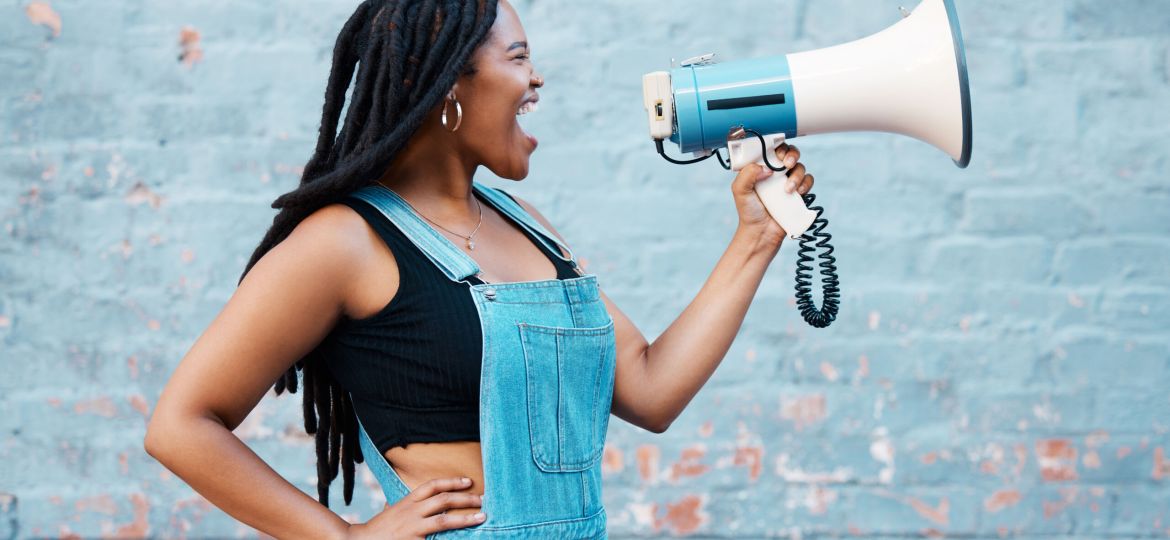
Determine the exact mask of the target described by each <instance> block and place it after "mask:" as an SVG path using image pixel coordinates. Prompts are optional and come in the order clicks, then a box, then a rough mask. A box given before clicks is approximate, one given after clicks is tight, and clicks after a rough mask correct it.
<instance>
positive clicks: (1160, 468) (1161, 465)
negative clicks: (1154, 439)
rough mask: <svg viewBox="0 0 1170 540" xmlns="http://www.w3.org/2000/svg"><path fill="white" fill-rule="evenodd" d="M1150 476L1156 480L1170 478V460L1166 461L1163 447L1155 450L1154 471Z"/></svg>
mask: <svg viewBox="0 0 1170 540" xmlns="http://www.w3.org/2000/svg"><path fill="white" fill-rule="evenodd" d="M1150 476H1151V477H1152V478H1153V479H1154V480H1162V479H1164V478H1167V477H1170V460H1167V459H1166V451H1165V450H1163V449H1162V447H1161V446H1159V447H1157V448H1154V470H1153V471H1152V472H1151V473H1150Z"/></svg>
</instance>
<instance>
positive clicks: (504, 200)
mask: <svg viewBox="0 0 1170 540" xmlns="http://www.w3.org/2000/svg"><path fill="white" fill-rule="evenodd" d="M471 185H472V189H475V190H476V191H478V192H479V193H480V194H481V195H483V196H484V198H486V199H487V200H489V201H491V202H492V204H493V205H494V206H495V207H496V209H498V210H500V211H502V212H504V213H505V214H508V216H509V217H511V218H512V219H513V220H515V221H516V222H517V223H519V224H521V225H522V226H523V227H524V228H526V229H528V230H529V231H530V232H533V233H540V234H533V236H536V237H537V238H539V239H540V241H541V242H542V243H544V245H545V246H548V249H549V250H550V251H552V252H553V253H554V254H556V256H557V257H559V258H560V259H561V260H563V261H565V262H567V263H569V266H572V267H573V268H577V258H576V257H574V256H573V250H571V249H569V246H566V245H565V244H564V243H562V242H561V241H560V240H559V239H557V236H556V235H555V234H552V233H550V232H548V230H546V229H545V228H544V226H542V225H541V224H540V222H539V221H537V220H536V218H534V217H532V215H531V214H529V213H528V212H527V211H525V210H524V207H523V206H520V205H519V204H518V203H517V202H516V201H514V200H512V198H511V197H509V196H508V195H506V194H504V193H503V192H502V191H501V190H499V189H496V188H491V187H488V186H485V185H483V184H480V183H478V182H474V181H473V182H472V183H471ZM546 238H547V239H548V240H552V241H553V242H555V243H556V245H552V244H549V243H548V240H546ZM558 246H559V247H563V248H565V252H566V253H568V254H569V257H568V258H565V256H564V255H561V250H560V249H558Z"/></svg>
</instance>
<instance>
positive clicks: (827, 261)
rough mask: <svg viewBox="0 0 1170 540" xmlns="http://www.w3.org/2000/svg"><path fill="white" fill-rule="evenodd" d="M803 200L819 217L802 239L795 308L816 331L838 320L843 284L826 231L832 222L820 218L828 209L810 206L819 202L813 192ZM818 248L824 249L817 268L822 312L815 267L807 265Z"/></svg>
mask: <svg viewBox="0 0 1170 540" xmlns="http://www.w3.org/2000/svg"><path fill="white" fill-rule="evenodd" d="M802 198H803V200H804V204H805V206H808V209H809V210H812V211H814V212H816V213H817V217H816V219H815V220H813V225H812V227H811V228H809V230H808V231H806V232H805V233H804V234H802V235H801V236H800V251H799V254H798V257H797V260H796V306H797V307H798V308H799V309H800V315H801V316H802V317H804V320H805V322H807V323H808V324H809V325H811V326H813V327H814V328H824V327H826V326H829V325H830V324H832V323H833V321H834V320H836V318H837V309H838V308H839V307H840V305H841V302H840V299H841V283H840V281H839V280H838V278H837V258H836V257H834V256H833V246H832V244H830V243H829V240H832V239H833V235H831V234H829V233H827V232H825V227H826V226H828V225H829V220H827V219H825V218H822V217H821V213H823V212H824V211H825V209H824V208H821V207H819V206H809V205H811V204H812V203H813V201H815V200H817V196H816V195H813V194H812V193H809V194H806V195H804V196H803V197H802ZM814 242H815V243H816V244H815V246H814V245H813V243H814ZM817 248H825V251H824V252H822V253H821V254H820V255H818V258H820V259H821V263H820V264H819V265H818V266H820V267H821V309H817V308H816V306H814V305H813V299H812V266H809V265H808V264H807V263H811V262H812V261H813V258H812V257H811V256H809V254H810V253H812V252H814V251H816V250H817Z"/></svg>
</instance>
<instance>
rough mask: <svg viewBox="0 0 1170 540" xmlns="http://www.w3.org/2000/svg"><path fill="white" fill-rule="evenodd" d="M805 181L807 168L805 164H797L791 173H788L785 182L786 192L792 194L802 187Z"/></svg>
mask: <svg viewBox="0 0 1170 540" xmlns="http://www.w3.org/2000/svg"><path fill="white" fill-rule="evenodd" d="M804 179H805V168H804V164H803V163H797V164H796V166H795V167H793V168H792V169H791V170H790V171H788V178H787V179H786V180H785V181H784V182H785V183H784V192H785V193H792V192H793V191H796V188H798V187H800V185H801V183H802V182H804Z"/></svg>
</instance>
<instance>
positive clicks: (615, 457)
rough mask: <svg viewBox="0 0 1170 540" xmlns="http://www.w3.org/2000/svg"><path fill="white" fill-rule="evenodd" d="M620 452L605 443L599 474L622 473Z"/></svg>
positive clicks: (622, 466)
mask: <svg viewBox="0 0 1170 540" xmlns="http://www.w3.org/2000/svg"><path fill="white" fill-rule="evenodd" d="M623 468H624V464H623V463H622V451H621V450H619V449H618V448H617V447H615V446H614V445H613V444H610V443H606V445H605V450H603V451H602V454H601V472H602V473H603V474H617V473H620V472H622V469H623Z"/></svg>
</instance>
